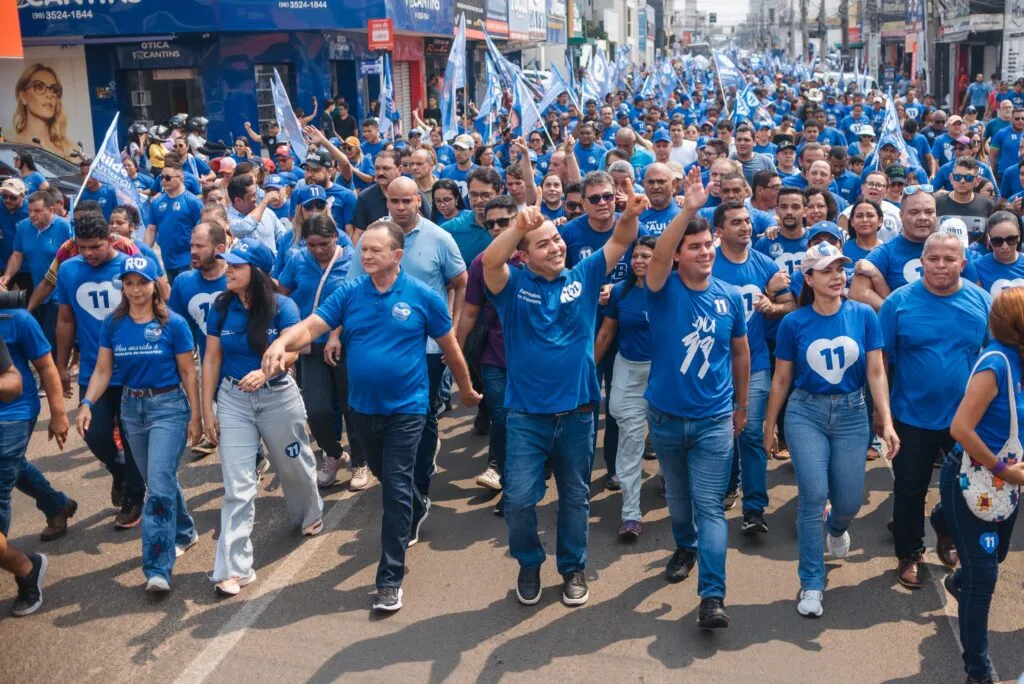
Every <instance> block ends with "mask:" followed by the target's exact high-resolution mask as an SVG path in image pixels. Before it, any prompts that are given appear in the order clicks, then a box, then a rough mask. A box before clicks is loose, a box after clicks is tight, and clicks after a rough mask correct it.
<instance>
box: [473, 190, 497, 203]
mask: <svg viewBox="0 0 1024 684" xmlns="http://www.w3.org/2000/svg"><path fill="white" fill-rule="evenodd" d="M494 197H495V195H494V193H493V192H471V193H469V199H471V200H483V201H485V202H486V201H488V200H492V199H494Z"/></svg>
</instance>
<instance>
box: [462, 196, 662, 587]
mask: <svg viewBox="0 0 1024 684" xmlns="http://www.w3.org/2000/svg"><path fill="white" fill-rule="evenodd" d="M606 187H608V189H609V190H610V186H606ZM627 194H628V196H629V197H628V199H627V204H626V211H625V213H623V214H622V216H621V217H620V218H619V220H618V221H617V222H616V224H615V228H614V229H613V232H612V235H611V237H610V238H609V239H608V240H607V242H605V243H604V244H603V246H599V247H597V248H596V249H594V250H593V251H592V252H591V253H589V254H588V255H586V256H585V257H584V258H582V259H581V260H580V261H579V263H577V264H576V265H575V266H574V267H573V268H572V270H569V269H566V246H565V243H564V242H563V241H562V238H561V236H560V235H559V233H558V230H557V229H556V228H555V225H554V224H553V223H552V222H551V221H548V220H546V219H545V218H544V216H543V215H542V214H541V213H540V210H539V209H537V208H535V207H527V208H526V209H525V210H523V211H521V212H520V213H519V215H518V216H517V217H516V223H515V226H514V227H510V228H508V229H507V230H506V231H505V232H504V233H502V234H501V235H499V236H498V237H496V238H495V239H494V241H493V242H492V243H491V244H490V246H489V247H488V248H487V249H486V250H484V253H483V256H482V260H483V267H484V283H485V284H486V286H487V294H488V296H489V297H490V298H491V300H492V301H493V302H494V305H495V308H496V309H497V311H498V317H499V319H500V320H501V325H502V328H503V329H504V330H509V331H513V330H514V331H515V334H514V335H512V334H510V335H509V336H508V337H506V338H505V353H506V363H507V368H508V385H507V389H506V393H505V407H506V408H507V409H508V418H507V422H506V425H507V434H508V450H507V452H506V460H505V490H504V497H505V498H504V501H505V522H506V523H507V525H508V536H509V551H510V552H511V554H512V556H513V557H514V558H515V559H516V560H517V561H518V562H519V579H518V581H517V584H516V595H517V596H518V598H519V601H520V602H521V603H523V604H525V605H533V604H535V603H537V602H538V601H540V595H541V582H540V566H541V564H542V563H543V562H544V558H545V555H546V554H545V551H544V546H543V545H542V544H541V541H540V536H539V535H538V534H537V513H536V509H535V507H536V505H537V503H538V502H539V501H540V500H541V499H542V498H543V497H544V490H545V484H544V464H545V461H547V460H548V459H550V460H551V464H552V469H553V471H554V475H555V480H556V482H557V483H558V496H559V501H558V542H557V552H556V558H557V565H558V572H559V574H561V575H562V577H563V585H562V601H563V602H564V603H565V604H566V605H569V606H578V605H582V604H584V603H586V602H587V599H588V598H589V596H590V593H589V591H588V588H587V581H586V578H585V577H584V570H585V568H586V563H587V537H588V528H589V524H590V520H589V512H590V470H591V465H592V464H593V461H594V434H595V429H596V425H595V422H596V421H595V415H594V413H595V409H596V408H597V404H598V403H599V402H600V400H601V389H600V387H599V385H598V382H597V368H596V366H595V365H594V330H595V329H596V325H597V306H598V298H599V296H600V294H601V286H602V285H603V284H604V282H605V278H606V277H607V276H608V274H609V273H611V272H612V269H614V268H615V267H616V265H617V264H618V263H619V260H620V259H621V258H622V257H623V256H624V255H625V254H626V251H627V250H628V249H629V248H630V246H631V245H632V244H633V241H634V240H635V239H636V235H637V226H638V220H637V219H638V217H639V216H640V214H641V213H642V212H643V211H644V209H646V208H647V206H648V200H647V198H646V197H644V196H642V195H640V196H634V195H633V191H632V188H628V189H627ZM517 249H518V251H519V252H520V253H521V254H522V257H523V264H524V267H523V268H521V269H514V268H513V269H510V268H509V267H508V260H509V259H510V258H511V257H512V254H513V253H514V252H516V250H517ZM460 385H461V383H460Z"/></svg>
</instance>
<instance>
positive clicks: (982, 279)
mask: <svg viewBox="0 0 1024 684" xmlns="http://www.w3.org/2000/svg"><path fill="white" fill-rule="evenodd" d="M985 241H986V243H987V244H988V248H989V251H988V254H985V255H984V256H981V257H978V258H977V259H975V260H974V270H975V271H976V272H977V274H978V280H977V283H978V285H980V286H981V289H983V290H985V291H986V292H988V293H989V294H990V295H992V296H993V297H995V296H996V295H997V294H999V293H1000V292H1002V291H1003V290H1005V289H1006V288H1008V287H1019V286H1020V284H1021V283H1022V282H1024V257H1022V256H1021V253H1020V250H1021V241H1020V222H1019V220H1018V219H1017V217H1016V216H1015V215H1014V214H1011V213H1010V212H1008V211H997V212H996V213H994V214H992V215H991V216H989V217H988V224H987V225H986V227H985Z"/></svg>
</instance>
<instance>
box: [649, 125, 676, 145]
mask: <svg viewBox="0 0 1024 684" xmlns="http://www.w3.org/2000/svg"><path fill="white" fill-rule="evenodd" d="M651 142H667V143H670V142H672V136H671V135H669V134H668V131H666V130H665V129H664V128H659V129H658V130H656V131H654V136H653V137H652V138H651Z"/></svg>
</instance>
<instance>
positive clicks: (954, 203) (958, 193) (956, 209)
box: [935, 157, 995, 242]
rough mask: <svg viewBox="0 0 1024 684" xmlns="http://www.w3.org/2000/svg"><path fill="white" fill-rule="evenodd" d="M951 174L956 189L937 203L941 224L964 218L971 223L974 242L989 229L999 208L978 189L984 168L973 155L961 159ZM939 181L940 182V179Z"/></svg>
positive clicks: (950, 178)
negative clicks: (990, 218)
mask: <svg viewBox="0 0 1024 684" xmlns="http://www.w3.org/2000/svg"><path fill="white" fill-rule="evenodd" d="M949 176H950V177H949V180H950V183H951V184H952V185H953V192H951V193H949V194H948V195H944V196H942V197H939V198H938V199H937V200H936V202H935V210H936V212H937V213H938V215H939V224H940V225H941V224H942V223H943V222H944V221H945V220H946V219H949V218H958V219H960V220H961V221H963V222H964V224H965V225H966V226H967V232H968V233H969V235H970V237H971V241H972V242H973V241H975V240H977V238H978V237H980V236H981V234H982V233H984V232H985V224H986V222H987V221H988V217H989V216H990V215H991V214H992V212H993V211H995V202H993V201H992V200H990V199H989V198H987V197H983V196H981V195H978V194H976V193H975V192H974V188H975V184H976V183H977V182H978V180H979V179H980V178H981V169H980V167H979V166H978V162H977V160H976V159H974V158H973V157H961V158H960V159H957V160H956V163H955V164H954V165H953V171H952V173H950V175H949ZM935 180H936V182H938V181H939V180H940V179H938V178H936V179H935Z"/></svg>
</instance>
